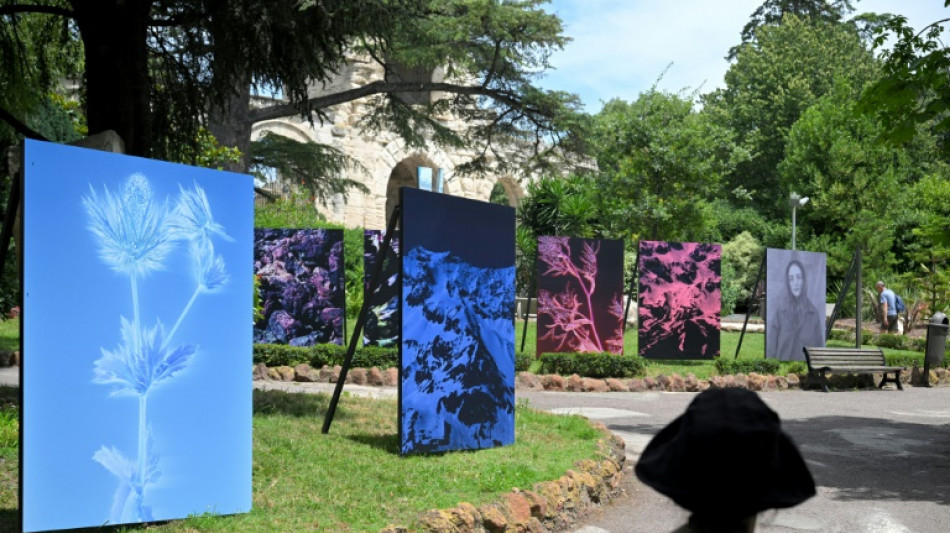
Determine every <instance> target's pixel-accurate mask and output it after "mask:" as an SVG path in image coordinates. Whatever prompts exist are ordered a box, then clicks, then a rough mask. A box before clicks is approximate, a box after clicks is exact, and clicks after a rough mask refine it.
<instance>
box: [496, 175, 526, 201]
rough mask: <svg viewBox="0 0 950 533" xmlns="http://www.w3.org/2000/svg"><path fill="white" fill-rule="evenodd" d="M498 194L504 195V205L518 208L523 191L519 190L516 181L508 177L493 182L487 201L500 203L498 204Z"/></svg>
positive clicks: (519, 186) (519, 187)
mask: <svg viewBox="0 0 950 533" xmlns="http://www.w3.org/2000/svg"><path fill="white" fill-rule="evenodd" d="M499 193H503V194H504V197H505V199H506V202H505V203H504V204H505V205H509V206H511V207H518V205H519V204H521V199H522V198H524V196H525V194H524V189H523V188H521V185H520V184H519V183H518V182H517V180H515V179H513V178H509V177H505V178H499V180H498V181H496V182H495V186H494V187H493V188H492V192H491V197H490V198H489V201H493V202H496V203H502V202H498V197H499V196H500V194H499Z"/></svg>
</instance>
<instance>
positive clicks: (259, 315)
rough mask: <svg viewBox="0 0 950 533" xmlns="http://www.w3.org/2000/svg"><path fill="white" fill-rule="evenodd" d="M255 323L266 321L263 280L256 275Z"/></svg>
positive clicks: (254, 285)
mask: <svg viewBox="0 0 950 533" xmlns="http://www.w3.org/2000/svg"><path fill="white" fill-rule="evenodd" d="M253 287H254V289H253V290H254V323H257V322H259V321H261V320H264V306H263V304H262V303H261V278H260V276H258V275H256V274H255V275H254V284H253Z"/></svg>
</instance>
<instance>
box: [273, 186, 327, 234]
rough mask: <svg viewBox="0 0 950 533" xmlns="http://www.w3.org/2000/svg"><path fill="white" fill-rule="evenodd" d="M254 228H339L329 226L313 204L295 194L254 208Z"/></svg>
mask: <svg viewBox="0 0 950 533" xmlns="http://www.w3.org/2000/svg"><path fill="white" fill-rule="evenodd" d="M254 227H255V228H298V229H305V228H313V229H319V228H339V227H340V226H339V225H334V224H330V223H328V222H327V221H326V217H324V216H323V215H322V214H321V213H320V212H319V211H317V208H316V207H315V206H314V205H313V202H312V201H311V200H309V199H308V198H307V197H305V196H303V195H301V194H296V195H294V196H293V197H291V198H289V199H279V200H276V201H273V202H267V203H265V204H263V205H257V206H255V207H254Z"/></svg>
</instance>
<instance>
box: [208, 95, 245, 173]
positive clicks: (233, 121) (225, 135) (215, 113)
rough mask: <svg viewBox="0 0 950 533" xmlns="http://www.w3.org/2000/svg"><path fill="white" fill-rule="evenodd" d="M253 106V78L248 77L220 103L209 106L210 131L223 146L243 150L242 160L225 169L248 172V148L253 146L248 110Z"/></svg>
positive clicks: (229, 164) (230, 164)
mask: <svg viewBox="0 0 950 533" xmlns="http://www.w3.org/2000/svg"><path fill="white" fill-rule="evenodd" d="M250 106H251V80H250V79H246V80H245V81H244V82H243V83H240V84H239V87H237V88H235V92H233V93H229V96H228V98H227V99H226V100H225V101H224V102H223V103H219V104H214V103H212V104H209V106H208V131H209V132H211V135H214V137H215V139H217V140H218V142H219V143H220V144H221V145H222V146H228V147H231V148H237V149H238V150H240V151H241V162H239V163H228V164H226V165H225V168H224V169H225V170H230V171H232V172H247V167H248V164H249V162H250V161H249V159H248V154H247V152H248V150H249V149H250V147H251V126H252V124H251V121H250V120H248V118H247V117H248V110H249V109H250Z"/></svg>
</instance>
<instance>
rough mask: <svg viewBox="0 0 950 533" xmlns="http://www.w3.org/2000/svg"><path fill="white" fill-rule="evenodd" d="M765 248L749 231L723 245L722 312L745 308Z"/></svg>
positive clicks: (727, 312) (726, 312)
mask: <svg viewBox="0 0 950 533" xmlns="http://www.w3.org/2000/svg"><path fill="white" fill-rule="evenodd" d="M763 252H764V248H763V247H762V245H761V244H759V241H758V240H756V238H755V237H753V236H752V234H750V233H749V232H748V231H743V232H741V233H739V234H738V235H736V236H735V237H734V238H732V239H731V240H730V241H729V242H727V243H726V244H723V245H722V283H721V290H722V299H723V305H722V309H723V310H722V314H724V315H725V314H729V313H731V312H732V311H733V310H734V309H735V307H736V306H737V305H738V306H740V307H742V308H745V304H746V302H747V301H748V300H749V295H750V294H751V289H752V284H753V283H755V276H756V274H758V271H759V265H760V263H761V262H762V254H763Z"/></svg>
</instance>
